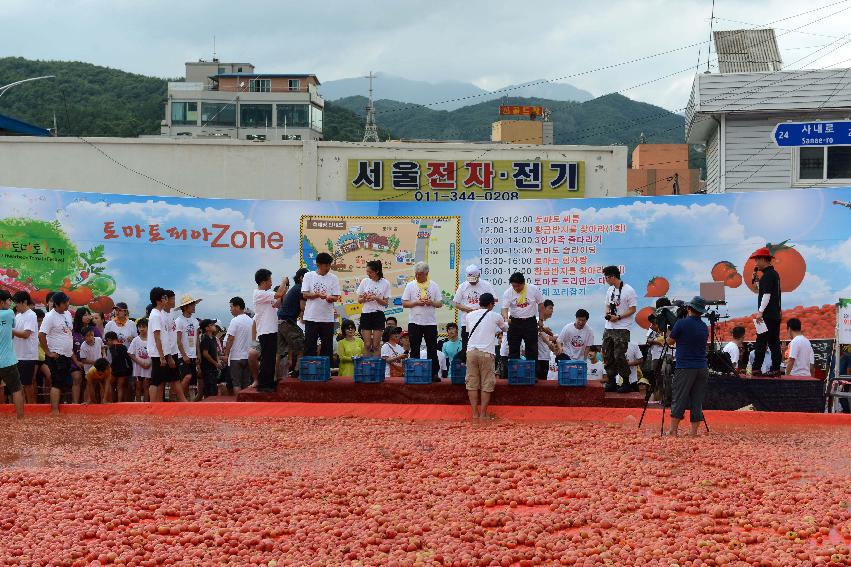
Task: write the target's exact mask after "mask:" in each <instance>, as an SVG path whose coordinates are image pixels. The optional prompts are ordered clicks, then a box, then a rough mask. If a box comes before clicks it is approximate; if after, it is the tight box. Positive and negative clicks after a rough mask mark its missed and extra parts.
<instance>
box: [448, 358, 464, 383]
mask: <svg viewBox="0 0 851 567" xmlns="http://www.w3.org/2000/svg"><path fill="white" fill-rule="evenodd" d="M450 375H451V376H452V378H451V382H452V383H453V384H455V385H456V386H463V385H464V384H466V383H467V364H466V363H464V362H461V361H460V360H458V359H457V358H453V359H452V372H450Z"/></svg>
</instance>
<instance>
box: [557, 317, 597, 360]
mask: <svg viewBox="0 0 851 567" xmlns="http://www.w3.org/2000/svg"><path fill="white" fill-rule="evenodd" d="M589 317H590V315H589V314H588V311H586V310H585V309H579V310H577V311H576V315H575V319H574V321H573V323H568V324H567V325H565V326H564V328H563V329H562V330H561V332H560V333H559V334H558V339H557V340H558V344H559V346H560V347H561V350H562V352H563V353H564V354H566V355H567V356H568V357H570V360H584V359H585V357H586V355H587V353H588V347H590V346H591V345H593V344H594V331H593V330H592V329H591V327H590V326H588V318H589Z"/></svg>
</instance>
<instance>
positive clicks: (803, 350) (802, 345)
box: [786, 318, 816, 376]
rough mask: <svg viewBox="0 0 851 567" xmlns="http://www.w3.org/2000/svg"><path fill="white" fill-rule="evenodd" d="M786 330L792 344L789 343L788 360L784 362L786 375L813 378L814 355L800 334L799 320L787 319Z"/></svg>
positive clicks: (807, 340)
mask: <svg viewBox="0 0 851 567" xmlns="http://www.w3.org/2000/svg"><path fill="white" fill-rule="evenodd" d="M786 328H787V329H788V330H789V336H790V337H792V342H790V343H789V360H787V361H786V374H787V375H790V376H815V371H816V366H815V362H816V360H815V353H814V352H813V345H812V344H810V341H809V339H808V338H807V337H805V336H804V334H803V333H802V332H801V320H800V319H795V318H793V319H789V320H788V321H786Z"/></svg>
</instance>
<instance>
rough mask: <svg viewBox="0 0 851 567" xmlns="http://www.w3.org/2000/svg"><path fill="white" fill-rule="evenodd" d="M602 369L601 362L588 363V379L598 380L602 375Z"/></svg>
mask: <svg viewBox="0 0 851 567" xmlns="http://www.w3.org/2000/svg"><path fill="white" fill-rule="evenodd" d="M603 374H604V369H603V363H602V362H594V363H589V364H588V380H599V379H600V378H602V377H603Z"/></svg>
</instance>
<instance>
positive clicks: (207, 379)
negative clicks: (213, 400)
mask: <svg viewBox="0 0 851 567" xmlns="http://www.w3.org/2000/svg"><path fill="white" fill-rule="evenodd" d="M201 331H203V333H204V334H203V335H201V341H200V343H199V345H198V347H199V350H198V352H199V353H200V355H201V356H200V360H201V377H200V378H199V379H200V381H201V382H200V384H198V395H199V396H203V397H209V396H215V395H216V394H218V383H219V372H220V371H221V369H222V363H221V361H220V360H219V348H218V344H217V339H216V322H215V321H214V320H212V319H204V320H203V321H201Z"/></svg>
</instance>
